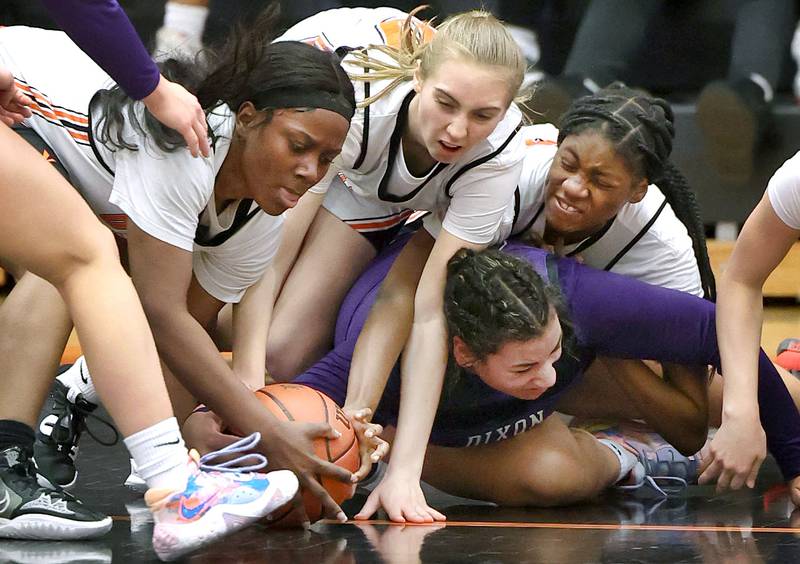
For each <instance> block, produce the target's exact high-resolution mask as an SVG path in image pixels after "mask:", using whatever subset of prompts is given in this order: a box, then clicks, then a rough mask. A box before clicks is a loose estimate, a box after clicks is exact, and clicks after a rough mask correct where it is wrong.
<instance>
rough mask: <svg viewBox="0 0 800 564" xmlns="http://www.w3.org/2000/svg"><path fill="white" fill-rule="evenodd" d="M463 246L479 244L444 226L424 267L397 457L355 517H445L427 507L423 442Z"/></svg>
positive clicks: (440, 375) (407, 354)
mask: <svg viewBox="0 0 800 564" xmlns="http://www.w3.org/2000/svg"><path fill="white" fill-rule="evenodd" d="M463 247H471V248H476V249H477V248H480V246H479V245H474V244H470V243H467V242H466V241H464V240H462V239H459V238H458V237H455V236H453V235H451V234H450V233H448V232H447V231H444V230H443V231H442V232H441V233H440V235H439V237H438V238H437V240H436V243H435V244H434V246H433V249H432V250H431V253H430V256H429V257H428V260H427V262H426V263H425V268H424V269H423V270H422V275H421V277H420V281H419V286H418V288H417V291H416V293H415V296H414V315H413V323H412V325H411V331H410V335H409V337H408V341H407V342H406V345H405V349H404V354H403V356H402V360H401V375H402V376H401V382H402V393H401V396H400V410H399V414H398V421H397V435H396V436H395V442H394V447H393V454H392V459H391V461H390V463H389V468H388V470H387V473H386V476H385V477H384V479H383V481H382V482H381V483H380V484H379V485H378V487H377V488H375V490H374V491H373V492H372V494H371V495H370V497H369V498H368V499H367V502H366V504H365V505H364V508H363V509H362V510H361V512H360V513H359V514H358V515H356V518H362V519H366V518H369V516H370V515H372V513H374V512H375V511H376V510H377V509H378V507H379V506H383V507H384V509H386V512H387V514H388V515H389V518H390V519H392V520H393V521H412V522H432V521H434V520H437V521H438V520H444V515H442V514H441V513H439V512H438V511H436V510H434V509H432V508H431V507H429V506H428V505H427V503H426V501H425V497H424V495H423V494H422V489H421V488H420V484H419V480H420V476H421V474H422V465H423V462H424V457H425V448H424V446H422V445H426V444H427V442H428V438H429V436H430V432H431V428H432V426H433V420H434V417H435V415H436V409H437V407H438V405H439V396H440V395H441V391H442V384H443V381H444V373H445V369H446V367H447V356H448V343H447V325H446V322H445V318H444V307H443V298H444V285H445V279H446V276H447V262H448V261H449V260H450V258H451V257H452V256H453V255H454V254H455V253H456V251H458V250H459V249H461V248H463ZM398 260H399V259H398ZM396 266H397V264H395V265H394V267H396ZM394 267H393V269H394ZM406 319H407V318H406ZM362 335H363V334H362ZM384 383H385V380H384Z"/></svg>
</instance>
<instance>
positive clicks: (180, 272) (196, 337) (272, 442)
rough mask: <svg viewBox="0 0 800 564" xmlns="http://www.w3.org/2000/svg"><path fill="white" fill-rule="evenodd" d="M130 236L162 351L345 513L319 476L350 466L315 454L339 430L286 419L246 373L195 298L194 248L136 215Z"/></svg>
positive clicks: (230, 419) (137, 280) (215, 406)
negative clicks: (191, 299)
mask: <svg viewBox="0 0 800 564" xmlns="http://www.w3.org/2000/svg"><path fill="white" fill-rule="evenodd" d="M128 242H129V245H128V250H129V255H130V264H131V274H132V277H133V281H134V284H135V286H136V289H137V290H138V292H139V296H140V298H141V300H142V305H143V306H144V310H145V313H146V314H147V318H148V321H149V322H150V326H151V327H152V329H153V335H154V337H155V340H156V345H157V346H158V350H159V353H160V355H161V358H162V359H163V360H164V362H165V364H166V365H167V366H168V367H169V369H170V370H171V372H172V373H173V374H174V375H175V376H176V377H177V378H178V380H179V381H180V383H181V384H182V385H183V386H185V387H186V388H187V389H188V391H189V392H191V393H192V394H193V395H194V397H196V398H197V399H199V400H200V401H202V402H203V403H205V404H206V405H207V406H208V407H209V408H211V409H212V410H214V411H215V412H216V413H217V414H218V415H219V416H221V417H222V419H223V420H224V421H226V422H227V423H228V424H229V425H231V426H232V427H234V428H236V429H239V430H240V431H242V432H244V433H248V434H249V433H252V432H255V431H259V432H260V433H261V435H262V437H264V439H263V440H262V443H261V444H260V445H259V447H260V449H261V450H263V451H264V452H265V453H266V454H267V456H268V457H269V458H270V464H271V465H273V467H276V468H280V467H283V468H289V469H291V470H294V471H295V472H297V474H298V477H299V478H300V480H301V482H302V483H303V485H304V486H305V487H307V488H309V490H310V491H311V492H312V493H313V494H314V495H316V496H317V497H319V498H320V500H321V501H322V502H323V505H324V506H325V508H326V514H327V515H329V516H331V517H333V516H337V517H338V518H340V519H345V515H344V513H342V511H341V509H340V508H339V507H338V506H337V505H336V503H335V502H334V501H333V500H332V499H331V497H330V496H329V495H328V493H327V492H326V491H325V490H324V489H323V488H322V486H321V485H320V484H319V481H318V478H317V476H318V475H319V474H320V473H323V474H328V475H331V476H334V477H338V478H339V479H342V480H344V481H349V480H350V478H351V476H350V473H349V472H347V471H346V470H344V469H342V468H339V467H337V466H335V465H333V464H330V463H328V462H324V461H322V460H320V459H318V458H317V457H315V456H313V455H311V454H310V453H311V452H313V450H312V448H311V439H312V438H313V437H315V436H323V435H326V436H333V435H332V433H333V429H331V428H330V427H329V426H327V425H316V426H313V425H306V426H303V428H302V429H298V426H297V425H294V426H293V425H286V424H282V423H281V422H279V421H278V420H277V419H276V418H275V417H273V416H272V415H271V414H270V413H269V412H268V411H267V410H264V409H263V408H262V407H261V405H260V403H259V402H258V400H257V399H256V398H255V396H254V395H253V394H252V393H251V392H250V391H249V390H248V389H247V387H245V386H243V385H242V383H241V382H240V381H238V379H237V378H236V376H235V375H234V374H233V371H232V370H231V369H230V368H229V367H228V365H227V363H226V362H225V361H224V360H223V359H222V357H221V356H220V355H219V352H218V351H217V348H216V346H215V345H214V342H213V341H212V340H211V337H210V336H209V335H208V333H207V332H206V331H205V329H204V328H203V326H202V325H201V324H200V323H198V321H197V320H196V319H195V318H194V317H193V316H192V314H191V313H190V311H189V308H188V306H187V292H188V290H189V287H190V283H191V279H192V254H191V252H190V251H186V250H183V249H180V248H178V247H175V246H172V245H170V244H168V243H165V242H164V241H160V240H158V239H156V238H155V237H152V236H150V235H148V234H147V233H145V232H144V231H142V230H141V229H140V228H139V227H138V226H137V225H136V224H134V223H133V222H132V221H129V223H128Z"/></svg>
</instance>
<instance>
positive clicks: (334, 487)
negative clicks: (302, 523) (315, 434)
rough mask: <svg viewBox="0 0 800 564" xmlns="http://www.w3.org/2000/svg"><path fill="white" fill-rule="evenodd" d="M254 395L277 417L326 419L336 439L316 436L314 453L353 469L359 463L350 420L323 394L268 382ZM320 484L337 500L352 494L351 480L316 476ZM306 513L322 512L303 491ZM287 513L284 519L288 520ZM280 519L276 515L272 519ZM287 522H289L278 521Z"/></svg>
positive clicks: (310, 420) (313, 516)
mask: <svg viewBox="0 0 800 564" xmlns="http://www.w3.org/2000/svg"><path fill="white" fill-rule="evenodd" d="M255 394H256V397H257V398H258V399H259V401H261V403H262V404H264V406H265V407H266V408H267V409H269V410H270V412H272V414H273V415H274V416H275V417H277V418H278V419H283V420H285V421H298V422H307V423H328V424H330V425H331V426H332V427H333V428H334V429H336V430H337V431H339V433H341V436H340V437H339V438H338V439H327V438H318V439H316V440H315V441H314V454H316V455H317V456H318V457H319V458H321V459H322V460H327V461H329V462H333V463H334V464H336V465H338V466H341V467H342V468H346V469H347V470H349V471H351V472H355V471H356V470H358V467H359V463H360V460H359V453H358V441H357V440H356V434H355V431H354V430H353V426H352V425H351V424H350V420H349V419H348V418H347V416H346V415H345V414H344V412H343V411H342V410H341V409H340V408H339V406H338V405H336V403H335V402H334V401H333V400H332V399H331V398H329V397H328V396H326V395H325V394H323V393H321V392H318V391H317V390H314V389H313V388H309V387H308V386H301V385H299V384H270V385H269V386H265V387H263V388H261V389H260V390H257V391H256V392H255ZM318 479H319V481H320V483H321V484H322V486H323V487H324V488H325V489H326V490H327V491H328V493H329V494H330V495H331V497H332V498H333V499H334V501H336V503H342V502H343V501H345V500H347V499H350V498H351V497H353V493H354V492H355V485H354V484H347V483H344V482H340V481H338V480H336V479H334V478H327V477H321V476H320V477H318ZM303 503H304V505H305V509H306V514H307V515H308V518H309V519H310V520H311V522H314V521H317V520H318V519H319V518H320V517H321V516H322V506H321V504H320V502H319V501H318V500H317V498H316V497H314V496H313V495H312V494H310V493H308V492H305V493H304V494H303ZM287 520H288V516H287V517H285V518H284V519H283V521H287ZM279 521H281V516H276V518H275V522H276V523H278V522H279ZM281 524H288V523H285V522H284V523H281Z"/></svg>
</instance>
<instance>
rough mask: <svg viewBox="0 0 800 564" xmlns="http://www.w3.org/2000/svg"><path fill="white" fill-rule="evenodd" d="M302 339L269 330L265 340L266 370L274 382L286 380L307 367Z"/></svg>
mask: <svg viewBox="0 0 800 564" xmlns="http://www.w3.org/2000/svg"><path fill="white" fill-rule="evenodd" d="M304 345H305V343H304V342H303V339H300V338H297V337H295V338H294V339H293V338H290V337H288V336H286V335H282V334H280V333H278V334H275V335H273V334H272V331H270V336H269V341H267V372H269V375H270V376H272V378H273V379H274V380H275V381H276V382H288V381H289V380H291V379H292V378H294V377H295V376H297V375H298V374H300V373H301V372H302V371H303V370H305V369H306V368H307V366H306V364H308V361H307V352H308V351H307V349H306V347H305V346H304Z"/></svg>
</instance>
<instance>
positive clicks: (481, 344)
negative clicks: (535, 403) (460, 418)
mask: <svg viewBox="0 0 800 564" xmlns="http://www.w3.org/2000/svg"><path fill="white" fill-rule="evenodd" d="M553 309H555V311H556V312H557V314H558V317H559V321H560V323H561V327H562V331H564V338H563V343H564V346H565V347H566V345H567V343H568V341H569V335H571V334H572V333H571V325H570V323H569V320H568V316H567V313H566V308H565V307H564V305H563V300H562V297H561V291H560V290H559V289H558V288H556V287H554V286H552V285H549V284H546V283H545V282H544V281H543V280H542V278H541V276H539V275H538V274H537V273H536V271H535V270H534V269H533V267H532V266H531V265H530V264H529V263H528V262H527V261H525V260H524V259H521V258H518V257H515V256H513V255H509V254H507V253H504V252H502V251H498V250H493V249H486V250H482V251H474V250H471V249H461V250H460V251H458V252H457V253H456V254H455V255H453V257H452V258H451V259H450V261H449V263H448V265H447V282H446V284H445V292H444V313H445V318H446V320H447V328H448V333H449V341H450V345H451V347H452V341H453V337H454V336H456V335H457V336H459V337H460V338H461V339H462V340H463V341H464V343H465V344H466V345H467V346H468V347H469V348H470V350H471V351H472V353H473V354H474V355H475V357H476V358H477V359H478V360H484V359H485V358H486V357H487V356H488V355H490V354H493V353H496V352H497V351H498V350H499V349H500V348H501V347H502V346H503V345H504V344H505V343H507V342H509V341H525V340H528V339H532V338H535V337H538V336H539V335H541V334H542V332H543V330H544V328H545V327H546V325H547V322H548V321H549V319H550V312H551V310H553ZM460 373H461V371H460V370H458V369H457V367H456V366H455V365H454V363H453V362H452V355H451V362H450V363H449V366H448V370H447V383H446V385H445V392H446V393H447V391H448V390H452V387H453V385H454V384H455V383H456V380H457V377H458V375H459V374H460Z"/></svg>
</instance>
